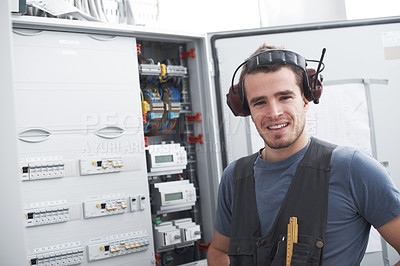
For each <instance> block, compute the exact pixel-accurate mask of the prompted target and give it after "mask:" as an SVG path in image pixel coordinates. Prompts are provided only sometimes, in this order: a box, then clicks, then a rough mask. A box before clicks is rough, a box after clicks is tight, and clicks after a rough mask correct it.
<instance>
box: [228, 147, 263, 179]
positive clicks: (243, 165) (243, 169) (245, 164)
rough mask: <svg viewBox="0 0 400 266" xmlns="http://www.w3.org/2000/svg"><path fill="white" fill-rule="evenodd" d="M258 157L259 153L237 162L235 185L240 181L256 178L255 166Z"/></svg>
mask: <svg viewBox="0 0 400 266" xmlns="http://www.w3.org/2000/svg"><path fill="white" fill-rule="evenodd" d="M257 157H258V152H256V153H254V154H251V155H249V156H246V157H243V158H240V159H239V160H237V162H236V165H235V170H234V181H235V183H236V182H237V181H239V180H240V179H243V178H248V177H253V176H254V174H253V173H254V170H253V166H254V162H255V161H256V159H257Z"/></svg>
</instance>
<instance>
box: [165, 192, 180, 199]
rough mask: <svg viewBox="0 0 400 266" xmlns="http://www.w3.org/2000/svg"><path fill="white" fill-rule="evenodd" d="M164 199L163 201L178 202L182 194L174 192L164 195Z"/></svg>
mask: <svg viewBox="0 0 400 266" xmlns="http://www.w3.org/2000/svg"><path fill="white" fill-rule="evenodd" d="M164 199H165V201H171V200H180V199H183V193H182V192H176V193H169V194H165V195H164Z"/></svg>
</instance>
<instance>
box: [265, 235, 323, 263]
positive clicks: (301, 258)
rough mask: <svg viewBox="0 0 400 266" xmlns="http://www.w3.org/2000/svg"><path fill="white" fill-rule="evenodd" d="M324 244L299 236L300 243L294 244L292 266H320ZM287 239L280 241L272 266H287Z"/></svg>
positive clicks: (312, 238)
mask: <svg viewBox="0 0 400 266" xmlns="http://www.w3.org/2000/svg"><path fill="white" fill-rule="evenodd" d="M323 246H324V242H323V241H322V240H321V239H317V238H315V237H311V236H305V235H299V241H298V243H293V255H292V260H291V264H290V265H291V266H318V265H320V260H321V252H322V247H323ZM286 249H287V242H286V238H285V240H283V241H279V243H278V247H277V250H276V255H275V257H274V259H273V261H272V264H271V265H272V266H282V265H286Z"/></svg>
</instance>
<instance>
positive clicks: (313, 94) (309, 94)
mask: <svg viewBox="0 0 400 266" xmlns="http://www.w3.org/2000/svg"><path fill="white" fill-rule="evenodd" d="M306 71H307V76H308V86H309V87H310V88H311V91H310V90H306V92H305V96H306V98H307V100H309V101H317V102H318V100H319V98H321V94H322V89H323V86H322V81H321V80H320V78H319V76H318V77H317V75H314V74H315V73H316V72H317V71H316V70H315V69H313V68H307V69H306ZM315 79H317V83H316V86H315V88H314V82H315Z"/></svg>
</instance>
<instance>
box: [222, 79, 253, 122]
mask: <svg viewBox="0 0 400 266" xmlns="http://www.w3.org/2000/svg"><path fill="white" fill-rule="evenodd" d="M233 88H234V90H232V87H230V88H229V92H228V93H227V94H226V103H227V104H228V106H229V108H230V109H231V111H232V113H233V114H234V115H235V116H248V115H250V110H249V109H248V107H247V105H245V106H244V107H243V106H242V98H241V97H240V94H239V85H238V84H236V85H234V86H233Z"/></svg>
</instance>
